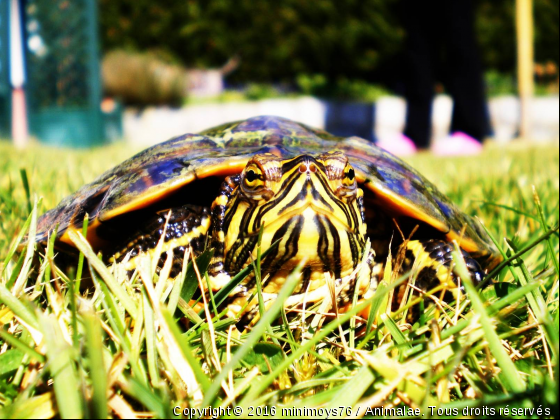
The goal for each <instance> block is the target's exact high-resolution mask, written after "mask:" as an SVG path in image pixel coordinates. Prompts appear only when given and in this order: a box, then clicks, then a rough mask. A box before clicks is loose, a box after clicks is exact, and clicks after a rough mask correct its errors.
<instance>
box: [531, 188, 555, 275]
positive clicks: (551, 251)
mask: <svg viewBox="0 0 560 420" xmlns="http://www.w3.org/2000/svg"><path fill="white" fill-rule="evenodd" d="M533 199H534V200H535V205H536V206H537V211H538V213H539V219H540V222H541V226H542V229H543V230H547V229H550V227H549V226H548V225H547V223H546V218H545V217H544V211H543V208H542V205H541V199H540V198H539V195H538V194H537V189H536V188H535V186H534V185H533ZM546 244H547V249H548V254H549V256H550V259H551V260H552V263H553V264H554V269H555V270H556V276H558V277H560V269H559V268H558V256H557V255H554V246H553V244H552V240H551V238H550V236H549V237H547V238H546Z"/></svg>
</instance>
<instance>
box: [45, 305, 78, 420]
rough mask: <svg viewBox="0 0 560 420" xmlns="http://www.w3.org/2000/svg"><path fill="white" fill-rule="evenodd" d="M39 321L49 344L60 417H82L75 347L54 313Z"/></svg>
mask: <svg viewBox="0 0 560 420" xmlns="http://www.w3.org/2000/svg"><path fill="white" fill-rule="evenodd" d="M39 323H40V325H41V331H42V332H43V337H45V342H46V344H47V359H48V364H49V370H50V372H51V375H52V377H53V386H54V393H55V396H56V402H57V407H58V412H59V414H60V417H61V418H63V419H68V418H74V419H76V418H82V417H83V414H84V411H83V407H84V402H83V401H82V396H81V395H80V389H81V387H80V382H79V380H78V375H77V372H76V368H75V366H74V361H73V360H74V355H73V353H74V351H73V348H72V347H71V346H70V345H69V344H68V343H67V342H66V341H65V340H64V336H63V334H62V331H61V330H60V326H59V325H58V322H57V321H56V318H55V317H54V315H43V316H41V317H40V318H39Z"/></svg>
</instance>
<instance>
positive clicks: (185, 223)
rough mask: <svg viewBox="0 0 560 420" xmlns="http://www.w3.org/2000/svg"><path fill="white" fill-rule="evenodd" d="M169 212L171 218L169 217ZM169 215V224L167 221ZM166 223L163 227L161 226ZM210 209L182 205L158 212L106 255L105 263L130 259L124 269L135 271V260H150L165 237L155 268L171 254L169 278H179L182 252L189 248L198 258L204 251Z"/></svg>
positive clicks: (208, 227)
mask: <svg viewBox="0 0 560 420" xmlns="http://www.w3.org/2000/svg"><path fill="white" fill-rule="evenodd" d="M169 212H171V214H170V215H169ZM168 215H169V220H167V217H168ZM166 222H167V227H165V224H166ZM210 223H211V218H210V209H209V208H207V207H200V206H191V205H185V206H181V207H174V208H171V209H166V210H161V211H158V212H157V213H155V214H154V215H153V216H152V217H151V218H148V219H147V220H145V221H144V223H142V226H139V227H138V230H137V231H136V233H135V234H133V235H131V236H129V237H128V238H127V240H126V241H125V242H124V243H121V244H120V246H118V247H116V248H115V249H114V250H113V252H112V253H109V255H110V257H109V260H108V261H109V262H110V263H112V262H121V261H123V260H124V259H125V257H126V256H127V255H130V257H129V259H128V262H127V263H126V269H127V270H129V271H132V270H134V269H135V268H136V265H137V262H138V257H139V256H140V255H141V254H143V253H147V254H149V255H150V256H152V257H154V256H155V255H154V254H155V252H156V247H157V244H158V242H159V241H160V239H161V238H162V236H163V233H164V227H165V236H164V237H163V238H164V242H163V247H162V253H161V255H160V256H158V258H159V262H158V267H159V268H161V267H163V264H164V263H165V260H166V258H167V251H169V250H172V251H173V268H172V271H171V273H170V275H171V277H174V276H176V275H178V274H179V272H180V271H181V269H182V265H183V257H184V255H185V249H186V248H187V247H189V246H191V247H192V250H193V252H194V253H195V255H199V254H200V253H201V252H202V251H203V250H204V249H205V248H206V242H207V241H206V240H207V234H208V231H209V229H210Z"/></svg>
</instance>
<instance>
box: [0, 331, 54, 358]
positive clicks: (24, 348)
mask: <svg viewBox="0 0 560 420" xmlns="http://www.w3.org/2000/svg"><path fill="white" fill-rule="evenodd" d="M0 338H1V339H2V340H4V341H5V342H6V343H8V344H9V345H10V346H12V347H13V348H14V349H18V350H21V352H22V353H26V354H27V355H28V356H29V357H30V358H32V359H35V360H37V361H38V362H39V363H45V356H43V355H42V354H41V353H39V352H38V351H37V350H35V349H33V348H31V347H29V346H28V345H27V344H25V343H24V342H22V341H21V340H19V339H17V338H16V337H14V336H13V335H12V334H10V333H8V332H7V331H3V330H0Z"/></svg>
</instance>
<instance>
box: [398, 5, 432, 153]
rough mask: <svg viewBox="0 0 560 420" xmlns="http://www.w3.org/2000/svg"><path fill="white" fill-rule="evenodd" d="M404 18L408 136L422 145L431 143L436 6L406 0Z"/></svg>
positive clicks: (421, 146)
mask: <svg viewBox="0 0 560 420" xmlns="http://www.w3.org/2000/svg"><path fill="white" fill-rule="evenodd" d="M402 7H403V22H404V25H405V29H406V31H407V40H406V46H405V60H404V66H405V68H404V74H405V97H406V102H407V113H406V126H405V130H404V134H405V136H407V137H409V138H411V139H412V140H413V141H414V143H415V145H416V147H417V148H419V149H425V148H428V147H429V145H430V136H431V125H432V100H433V95H434V93H433V89H434V68H433V58H434V57H433V55H434V54H433V52H434V49H435V45H434V42H433V39H432V37H431V32H432V25H433V10H432V9H433V7H432V6H430V5H428V3H427V2H422V1H418V0H404V1H402Z"/></svg>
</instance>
